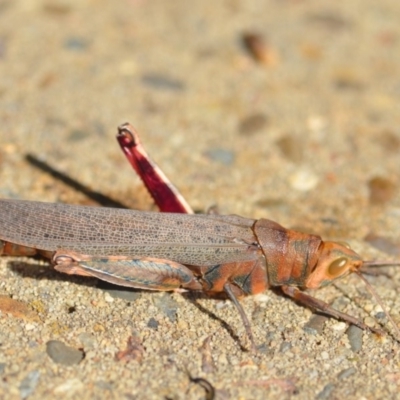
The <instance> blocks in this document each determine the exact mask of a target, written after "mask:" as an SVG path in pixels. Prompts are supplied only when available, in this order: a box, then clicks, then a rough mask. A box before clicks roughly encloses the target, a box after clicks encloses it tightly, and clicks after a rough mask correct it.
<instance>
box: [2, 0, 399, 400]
mask: <svg viewBox="0 0 400 400" xmlns="http://www.w3.org/2000/svg"><path fill="white" fill-rule="evenodd" d="M399 18H400V3H398V2H396V1H392V0H383V1H379V2H376V1H370V0H353V1H351V2H332V1H321V0H281V1H277V0H268V1H260V0H248V1H239V0H225V1H220V2H188V1H182V0H175V1H169V2H168V1H162V0H153V1H146V0H121V1H118V2H111V1H105V0H88V1H74V0H70V1H68V0H12V1H11V0H0V20H1V23H0V165H1V169H0V182H1V184H0V196H1V197H9V198H25V199H30V200H44V201H64V202H70V203H79V204H96V203H95V202H94V201H93V200H92V199H90V198H88V197H87V196H86V195H85V194H83V193H81V192H80V191H79V190H76V189H74V188H71V186H69V185H66V184H65V183H63V182H62V181H60V180H58V179H55V178H54V177H53V176H51V175H49V174H46V173H44V172H43V171H42V170H40V169H39V168H37V167H35V166H34V165H33V164H32V162H30V161H29V159H32V158H33V159H36V160H40V161H41V162H45V163H47V164H48V165H50V166H51V167H52V168H54V169H56V170H58V171H60V172H62V173H63V174H65V175H67V176H68V177H70V178H71V179H74V180H76V181H77V182H79V183H80V184H82V185H83V186H84V187H86V188H88V190H92V191H97V192H99V193H101V194H104V195H106V196H109V197H111V198H112V199H115V200H118V201H120V202H122V203H123V204H125V205H126V206H129V207H133V208H138V209H143V210H144V209H147V210H148V209H154V210H155V207H154V206H153V204H152V201H151V199H150V197H149V196H148V195H147V193H146V191H145V189H143V187H142V184H141V182H140V180H139V179H138V178H136V177H135V175H134V173H133V172H132V171H131V169H130V167H129V165H128V163H127V162H126V161H125V159H124V157H123V155H122V153H121V151H120V150H119V147H118V144H117V142H116V140H115V138H114V136H115V134H116V127H117V126H118V125H119V124H121V123H123V122H127V121H129V122H130V123H132V124H133V125H134V126H135V127H136V128H137V129H138V131H139V133H140V134H141V138H142V141H143V143H144V145H145V146H146V148H147V149H148V151H149V152H150V154H151V155H152V156H153V157H154V159H155V160H156V161H157V163H158V164H159V165H160V166H161V168H162V169H163V170H164V171H165V172H166V173H167V175H168V176H169V177H170V178H171V180H172V181H173V182H174V183H175V184H176V185H177V186H178V187H179V188H180V189H181V191H182V193H183V194H184V196H185V197H186V199H187V200H188V201H189V203H190V204H191V205H192V206H193V207H194V208H195V209H196V210H199V211H203V212H204V211H205V210H207V208H208V207H210V206H212V205H217V206H218V207H219V210H220V212H221V213H224V214H228V213H236V214H240V215H243V216H247V217H254V218H260V217H265V218H270V219H274V220H277V221H278V222H279V223H281V224H282V225H284V226H288V227H295V228H298V229H302V230H306V231H308V232H312V233H318V234H321V235H323V236H325V237H326V236H328V237H334V238H337V237H339V238H341V239H345V240H350V241H351V240H354V241H356V242H355V243H356V248H357V250H361V251H363V252H364V254H366V256H367V257H376V256H378V255H380V254H378V255H377V254H375V253H374V251H375V250H373V249H372V248H371V247H370V245H371V244H372V245H377V243H378V247H379V246H380V247H379V249H380V250H382V251H384V252H386V253H387V254H386V257H396V256H399V254H400V250H399V245H398V244H396V243H398V238H399V237H400V229H399V227H398V226H399V224H398V221H399V219H400V196H399V190H398V186H399V180H400V178H399V167H400V158H399V151H400V130H399V126H400V113H399V111H400V108H399V100H400V78H399V77H400V66H399V65H400V63H399V55H400V24H399ZM382 243H383V244H382ZM381 258H382V255H381ZM52 284H54V285H59V284H60V282H59V281H55V282H52ZM383 286H384V285H383ZM84 289H85V287H82V290H84ZM390 290H391V291H390V292H389V293H388V294H387V296H388V297H389V298H392V299H393V298H394V297H395V296H396V291H398V289H397V288H393V287H392V288H390ZM328 297H329V292H328ZM252 301H254V300H250V299H249V300H248V302H247V303H246V304H247V306H248V307H250V308H251V307H252V305H253V303H252ZM271 301H278V303H279V305H278V307H283V304H285V306H286V303H288V304H290V306H288V307H296V306H295V305H294V304H293V303H290V302H289V301H287V300H285V299H280V300H276V299H275V298H274V300H271ZM393 301H394V300H393ZM282 302H283V303H282ZM209 304H213V303H209ZM392 306H393V307H395V305H394V304H392ZM398 306H399V305H397V307H398ZM209 307H213V306H212V305H209ZM268 307H270V306H268ZM271 307H273V306H271ZM295 310H296V312H293V314H294V315H293V318H296V316H297V315H298V313H301V312H303V313H305V315H306V317H305V319H307V316H309V314H307V313H308V312H309V311H308V310H302V309H300V311H298V308H295ZM195 311H196V312H198V313H200V311H199V310H197V309H195ZM200 314H201V313H200ZM205 317H207V315H206V316H205ZM205 317H204V318H205ZM396 318H397V317H396ZM397 319H398V318H397ZM263 321H264V320H263ZM334 322H335V321H334ZM334 322H332V324H333V323H334ZM263 323H264V322H263ZM302 324H303V325H304V320H303V319H301V317H300V320H298V321H297V322H296V323H294V325H293V326H301V325H302ZM171 329H172V328H171ZM224 332H225V331H224ZM296 332H297V331H296ZM301 332H302V331H301ZM301 332H300V333H299V332H297V333H298V334H299V335H300V336H301ZM331 333H332V332H331ZM225 334H226V332H225ZM332 334H333V335H335V332H333V333H332ZM182 335H183V336H184V335H185V333H184V331H182ZM293 335H294V333H293ZM227 337H228V339H225V342H226V341H229V340H231V337H230V336H229V335H227ZM324 337H325V336H324ZM309 338H310V335H308V336H307V338H306V341H307V340H310V339H309ZM99 340H100V339H99ZM155 340H156V339H155ZM159 340H161V342H162V340H163V339H162V336H161V337H160V338H159ZM293 340H294V339H293ZM299 340H302V339H299ZM338 340H339V339H338ZM259 341H262V340H261V339H259ZM277 343H278V345H277V346H278V349H279V343H280V342H279V341H278V342H277ZM331 343H332V342H329V341H326V342H323V346H326V349H325V351H326V352H328V353H329V351H331V349H333V348H335V346H336V345H337V342H335V343H336V344H335V345H334V346H332V344H331ZM396 343H397V342H396ZM375 344H376V346H375V347H374V346H372V348H374V349H377V348H379V346H380V344H378V343H375ZM396 345H397V346H398V343H397V344H396ZM193 346H194V347H193V349H192V351H193V352H194V353H193V354H196V351H197V350H195V349H197V347H196V345H193ZM388 346H389V347H388V348H387V351H388V352H390V351H391V347H390V345H388ZM300 347H301V346H300ZM218 351H221V352H224V351H225V350H224V349H223V348H219V350H218ZM312 351H315V352H316V353H315V354H314V353H312ZM382 351H383V350H382ZM310 352H311V353H310ZM319 352H320V350H319V349H317V350H316V347H313V349H311V350H309V352H308V353H307V354H311V355H310V357H311V358H310V359H313V360H318V354H319ZM272 353H273V352H272ZM272 353H271V354H269V357H273V354H275V355H276V357H278V358H276V359H273V360H274V362H275V364H277V365H279V363H280V362H283V361H282V360H281V359H280V358H279V356H280V357H282V355H281V354H280V353H279V350H277V351H276V353H273V354H272ZM367 353H368V352H366V353H365V357H366V358H365V359H363V358H362V356H361V355H360V356H359V357H360V359H359V364H357V363H356V364H357V365H356V366H355V368H356V370H357V371H358V370H359V368H361V365H369V366H368V367H367V369H368V368H371V370H370V372H368V371H367V372H365V371H364V372H365V373H363V376H364V380H363V382H364V384H365V382H367V381H368V379H367V377H368V376H372V375H373V374H372V372H371V371H372V369H373V367H372V364H373V362H372V361H371V359H370V358H368V356H369V354H367ZM189 354H192V353H190V351H189ZM329 354H330V353H329ZM99 357H100V358H99V359H102V358H101V357H102V356H101V355H99ZM182 357H183V359H185V356H182ZM191 357H197V356H196V355H194V356H193V355H192V356H191ZM221 357H222V356H221ZM240 357H242V356H240ZM243 357H245V356H243ZM246 357H248V354H247V355H246ZM283 357H285V356H283ZM292 357H293V359H292V360H295V361H294V362H293V364H292V366H295V365H296V362H298V363H304V354H303V353H302V352H301V351H300V350H299V352H298V353H296V352H294V353H293V356H292ZM332 357H333V356H332ZM332 357H331V356H329V357H328V359H329V360H330V359H331V358H332ZM382 357H384V356H382ZM289 359H290V358H287V359H286V362H287V361H288V360H289ZM349 359H350V358H346V357H344V359H343V360H345V361H346V362H347V363H348V364H349V363H350V364H351V361H349ZM343 360H342V361H343ZM325 361H326V363H328V361H327V360H325ZM342 361H340V363H341V362H342ZM262 362H264V361H262ZM262 362H261V361H257V362H254V363H255V364H254V365H256V366H258V367H257V368H260V365H261V364H262ZM320 362H322V363H323V362H324V361H321V360H320ZM391 362H393V360H392V361H391ZM396 362H398V360H397V361H396ZM260 363H261V364H260ZM340 363H339V364H340ZM368 363H369V364H368ZM228 364H229V363H228ZM339 364H334V365H335V367H333V368H336V367H337V368H336V369H337V371H336V369H335V374H336V373H338V372H340V367H338V365H339ZM235 365H236V364H235ZM316 365H319V366H318V367H317V366H314V367H313V368H314V369H313V370H315V371H319V368H320V367H321V365H322V364H318V362H317V364H316ZM346 365H347V364H346ZM393 365H394V364H390V362H389V361H388V363H387V371H386V372H385V373H386V375H385V376H389V375H388V374H390V373H391V372H390V371H391V369H390V368H391V367H392V366H393ZM110 368H113V367H110ZM257 368H256V367H255V369H254V371H253V372H254V374H253V375H254V376H252V374H251V373H249V376H252V378H251V379H256V378H255V376H257V377H259V374H261V375H262V374H265V373H267V372H265V371H267V370H269V371H270V372H271V371H273V370H271V368H273V367H272V366H269V367H268V368H267V369H266V370H263V371H264V372H262V373H261V372H260V369H257ZM321 368H322V370H323V367H321ZM261 369H262V368H261ZM157 371H160V370H157V367H154V370H153V372H154V373H156V374H157ZM220 372H221V374H222V375H221V376H220V378H219V379H220V383H221V384H220V386H221V387H225V386H226V384H225V383H224V382H225V381H224V379H225V377H223V371H222V370H221V371H220ZM275 372H276V371H275ZM280 372H282V371H280ZM292 372H293V371H292ZM158 373H159V372H158ZM282 373H283V372H282ZM319 373H320V372H318V373H317V372H316V375H315V376H318V377H319V378H318V379H321V381H320V383H319V384H318V385H319V386H315V382H314V386H313V387H311V386H310V382H308V381H307V379H311V381H312V380H313V379H314V378H315V376H314V377H313V376H311V375H310V376H308V375H307V378H306V376H304V375H300V376H298V379H299V380H300V382H301V383H300V385H299V386H300V387H301V388H302V391H300V394H302V395H304V396H305V397H304V398H310V397H307V396H311V395H314V394H318V393H320V392H321V391H322V390H323V388H324V387H325V386H324V385H327V384H331V383H332V382H333V383H332V385H334V387H336V389H335V390H339V391H340V390H342V391H345V390H348V392H346V393H347V395H354V396H356V394H357V393H358V394H360V393H361V394H362V395H366V396H367V397H368V395H371V396H373V397H375V398H376V396H378V395H379V393H380V394H382V393H383V392H379V390H388V391H389V392H390V390H393V391H395V389H396V387H397V386H396V385H397V382H398V378H396V379H397V380H396V379H395V378H393V376H391V378H390V379H392V380H390V379H389V380H386V381H385V379H383V378H382V376H381V375H380V378H382V379H383V380H382V382H383V383H382V384H381V386H379V385H378V386H376V387H374V386H373V384H372V383H371V382H370V383H369V385H370V386H368V387H367V388H366V387H365V386H362V384H361V381H360V382H358V381H357V382H358V383H357V382H352V384H351V385H350V383H349V385H348V386H346V384H343V385H342V384H339V385H337V383H335V382H336V381H335V379H337V378H336V376H337V375H328V376H327V377H326V376H325V377H320V376H319V375H318V374H319ZM369 373H370V375H368V374H369ZM148 374H150V375H143V376H147V377H151V376H152V373H151V372H148ZM232 374H239V375H240V374H241V369H240V368H239V367H237V368H233V367H232ZM371 374H372V375H371ZM267 375H268V374H267ZM270 375H271V376H274V373H273V372H271V373H270ZM283 375H285V374H284V373H283ZM295 375H296V374H295ZM143 376H142V379H144V381H143V382H145V381H146V379H147V378H146V379H145V378H143ZM268 376H269V375H268ZM333 376H334V377H333ZM359 378H360V379H361V376H359ZM149 379H150V378H149ZM182 379H184V378H182ZM249 379H250V378H249ZM303 379H306V380H305V381H303ZM371 379H372V378H371ZM307 382H308V383H307ZM346 382H347V381H346ZM393 382H394V383H393ZM147 384H148V388H150V387H151V384H150V383H148V382H147ZM15 385H18V382H17V381H16V383H15ZM335 385H336V386H335ZM339 387H340V388H339ZM121 390H122V391H123V390H125V389H121ZM126 390H127V389H126ZM129 390H131V389H129ZM129 390H128V391H129ZM149 390H150V389H149ZM235 390H239V392H233V393H236V394H238V393H241V392H240V389H235ZM396 390H397V389H396ZM331 392H332V391H331ZM331 392H329V393H331ZM389 392H388V393H389ZM118 393H119V392H118ZM121 393H122V392H121ZM150 393H153V394H154V393H156V392H150ZM243 393H244V394H243V395H245V393H246V392H243ZM277 393H278V395H279V394H280V393H281V392H280V391H279V389H278V390H277ZM329 393H328V396H329V395H330V394H329ZM332 393H333V392H332ZM335 393H342V392H335ZM343 393H344V392H343ZM343 393H342V394H343ZM388 393H386V395H387V394H388ZM393 393H395V392H393ZM378 397H379V396H378ZM227 398H228V397H227ZM320 398H324V397H320ZM325 398H329V397H325Z"/></svg>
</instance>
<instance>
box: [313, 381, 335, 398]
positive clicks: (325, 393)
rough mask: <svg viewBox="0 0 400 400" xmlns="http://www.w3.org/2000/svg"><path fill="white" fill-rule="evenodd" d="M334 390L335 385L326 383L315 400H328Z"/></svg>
mask: <svg viewBox="0 0 400 400" xmlns="http://www.w3.org/2000/svg"><path fill="white" fill-rule="evenodd" d="M334 389H335V385H334V384H333V383H328V384H327V385H325V387H324V388H323V389H322V390H321V391H320V392H319V393H318V394H317V397H316V399H318V400H325V399H330V398H331V394H332V392H333V391H334Z"/></svg>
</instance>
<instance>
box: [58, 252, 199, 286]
mask: <svg viewBox="0 0 400 400" xmlns="http://www.w3.org/2000/svg"><path fill="white" fill-rule="evenodd" d="M53 263H54V267H55V269H56V270H57V271H60V272H64V273H67V274H70V275H83V276H92V277H96V278H99V279H101V280H103V281H107V282H110V283H114V284H116V285H121V286H128V287H133V288H138V289H147V290H174V289H178V288H186V289H191V290H200V289H201V285H200V284H199V283H198V281H197V280H196V279H195V277H194V275H193V273H192V272H191V271H190V270H189V269H188V268H187V267H185V266H184V265H182V264H179V263H176V262H173V261H170V260H162V259H158V258H151V257H138V258H133V257H125V256H110V257H92V256H87V255H82V254H78V253H75V252H72V251H58V252H57V253H56V254H55V255H54V257H53Z"/></svg>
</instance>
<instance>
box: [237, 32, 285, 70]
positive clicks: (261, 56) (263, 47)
mask: <svg viewBox="0 0 400 400" xmlns="http://www.w3.org/2000/svg"><path fill="white" fill-rule="evenodd" d="M242 40H243V44H244V46H245V47H246V49H247V50H248V52H249V53H250V54H251V55H252V57H253V58H254V59H255V60H256V61H258V62H259V63H261V64H264V65H266V66H274V65H276V64H277V63H278V61H279V56H278V53H277V52H276V50H275V49H274V48H272V47H271V46H270V45H268V44H267V42H266V41H265V39H264V38H263V37H262V36H261V35H260V34H258V33H253V32H249V33H245V34H244V35H243V37H242Z"/></svg>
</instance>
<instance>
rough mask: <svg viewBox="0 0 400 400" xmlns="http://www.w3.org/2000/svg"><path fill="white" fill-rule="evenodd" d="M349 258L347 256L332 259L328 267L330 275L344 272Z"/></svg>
mask: <svg viewBox="0 0 400 400" xmlns="http://www.w3.org/2000/svg"><path fill="white" fill-rule="evenodd" d="M346 264H347V258H346V257H339V258H337V259H336V260H334V261H332V262H331V263H330V265H329V267H328V272H329V275H331V276H338V275H340V274H342V273H343V271H344V270H345V269H346V268H345V267H346Z"/></svg>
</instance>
